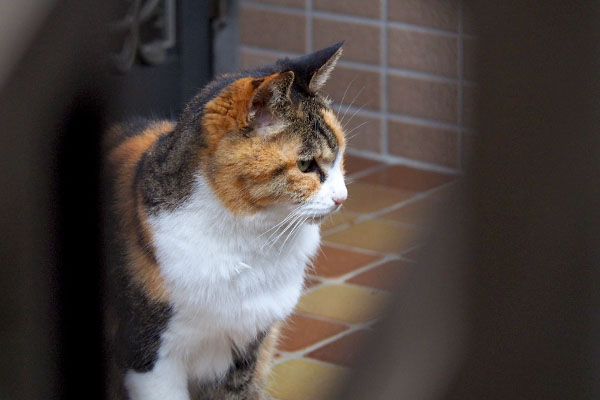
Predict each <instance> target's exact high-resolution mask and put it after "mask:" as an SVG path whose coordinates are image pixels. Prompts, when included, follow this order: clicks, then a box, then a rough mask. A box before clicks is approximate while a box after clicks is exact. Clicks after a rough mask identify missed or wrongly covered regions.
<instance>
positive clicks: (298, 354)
mask: <svg viewBox="0 0 600 400" xmlns="http://www.w3.org/2000/svg"><path fill="white" fill-rule="evenodd" d="M298 314H300V313H298ZM300 315H306V316H310V317H314V315H313V314H306V313H303V314H300ZM374 320H377V318H374ZM337 322H338V323H339V321H337ZM371 325H372V322H371V321H369V322H367V323H362V324H352V325H349V327H348V329H346V330H344V331H342V332H339V333H337V334H335V335H333V336H329V337H327V338H325V339H323V340H321V341H319V342H316V343H313V344H311V345H309V346H306V347H303V348H302V349H300V350H296V351H290V352H285V354H283V353H282V357H281V358H279V359H278V360H276V362H275V363H274V365H277V364H282V363H284V362H286V361H289V360H294V359H298V358H304V357H306V355H307V354H308V353H310V352H312V351H314V350H316V349H318V348H321V347H323V346H326V345H328V344H329V343H332V342H335V341H336V340H338V339H341V338H342V337H344V336H347V335H350V334H352V333H354V332H356V331H358V330H361V329H368V328H369V327H370V326H371ZM309 359H310V360H311V361H316V362H324V363H326V364H328V365H335V366H337V367H342V368H348V367H345V366H343V365H338V364H334V363H328V362H326V361H321V360H317V359H313V358H309Z"/></svg>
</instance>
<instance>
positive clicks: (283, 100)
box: [248, 71, 294, 135]
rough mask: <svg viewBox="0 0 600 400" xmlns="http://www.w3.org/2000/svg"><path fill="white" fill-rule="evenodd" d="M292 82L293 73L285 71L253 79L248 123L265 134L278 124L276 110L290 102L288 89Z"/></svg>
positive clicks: (283, 107)
mask: <svg viewBox="0 0 600 400" xmlns="http://www.w3.org/2000/svg"><path fill="white" fill-rule="evenodd" d="M293 82H294V73H293V72H292V71H285V72H281V73H277V74H273V75H270V76H267V77H265V78H260V79H254V80H253V81H252V82H251V85H252V86H253V88H254V92H253V94H252V98H251V99H250V102H249V104H248V123H250V124H252V125H253V126H254V128H255V129H257V130H258V131H259V132H260V133H261V134H263V135H265V134H266V132H268V131H269V130H270V129H269V128H272V127H274V126H276V125H278V123H279V122H280V121H279V118H278V116H277V113H278V110H282V109H285V108H286V107H287V106H289V104H290V103H291V100H290V90H291V87H292V84H293Z"/></svg>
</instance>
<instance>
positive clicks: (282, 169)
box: [271, 165, 286, 178]
mask: <svg viewBox="0 0 600 400" xmlns="http://www.w3.org/2000/svg"><path fill="white" fill-rule="evenodd" d="M285 169H286V168H285V165H281V166H279V167H277V168H276V169H275V170H274V171H273V173H272V174H271V178H277V177H278V176H279V175H281V174H283V173H284V172H285Z"/></svg>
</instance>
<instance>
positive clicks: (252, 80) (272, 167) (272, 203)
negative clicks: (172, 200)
mask: <svg viewBox="0 0 600 400" xmlns="http://www.w3.org/2000/svg"><path fill="white" fill-rule="evenodd" d="M341 46H342V43H338V44H336V45H334V46H331V47H329V48H326V49H322V50H320V51H317V52H315V53H312V54H308V55H305V56H302V57H299V58H296V59H283V60H279V61H278V62H277V63H276V64H274V65H271V66H267V67H263V68H260V69H257V70H254V71H247V72H243V73H240V74H236V75H228V76H224V77H221V78H220V79H217V80H216V81H215V82H213V84H211V85H209V86H208V87H207V88H206V89H205V90H204V91H203V93H201V95H200V96H199V97H200V100H197V103H199V104H201V105H202V118H201V120H198V124H199V125H200V126H199V127H200V128H201V129H202V131H203V132H202V134H203V136H204V141H203V150H202V155H201V160H202V162H201V163H202V164H201V169H202V173H203V175H204V176H205V178H207V180H208V181H209V182H210V183H211V185H212V187H213V189H214V191H215V193H216V194H217V196H218V197H219V198H220V200H221V201H222V202H223V203H224V204H225V205H226V206H227V207H228V208H229V209H230V210H231V211H232V212H234V213H236V214H246V215H248V214H254V213H255V212H257V211H261V210H268V209H270V208H274V207H281V206H287V207H288V208H289V207H298V206H302V207H301V210H302V212H303V213H305V214H306V215H307V216H312V217H314V218H312V220H313V221H318V220H320V219H321V218H322V217H324V216H326V215H328V214H330V213H331V212H333V211H336V210H337V209H339V208H340V207H341V204H342V203H343V202H344V201H345V200H346V197H347V190H346V186H345V184H344V176H343V173H344V170H343V158H342V157H343V153H344V149H345V140H344V132H343V130H342V127H341V126H340V124H339V122H338V120H337V117H336V115H335V113H334V112H333V110H332V108H331V106H330V103H329V102H328V100H327V99H326V98H325V97H324V96H323V95H322V94H321V93H320V92H319V91H320V89H321V88H322V87H323V85H324V84H325V82H326V80H327V78H328V77H329V74H330V73H331V71H332V70H333V68H334V66H335V63H336V61H337V60H338V58H339V57H340V55H341V53H342V47H341ZM188 112H189V110H188Z"/></svg>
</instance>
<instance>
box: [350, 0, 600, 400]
mask: <svg viewBox="0 0 600 400" xmlns="http://www.w3.org/2000/svg"><path fill="white" fill-rule="evenodd" d="M464 4H465V6H467V9H468V10H469V12H470V13H472V14H471V18H470V19H471V20H472V21H474V23H475V24H476V26H477V29H478V32H479V36H480V48H481V52H480V54H479V56H478V68H479V78H478V79H477V81H478V82H479V84H480V91H481V97H480V99H479V104H478V110H479V112H478V126H477V134H476V136H477V137H476V143H475V148H474V149H473V159H472V160H471V163H470V165H469V166H468V167H467V171H466V175H465V178H464V179H463V182H462V183H461V186H460V190H458V193H457V194H456V195H455V196H454V197H453V198H452V200H449V201H448V208H447V209H445V210H444V212H441V213H440V216H441V217H440V220H439V223H438V224H437V225H436V227H435V228H434V229H433V233H432V235H431V238H430V241H429V243H428V244H427V246H426V247H425V249H424V251H423V252H422V253H423V257H422V259H421V260H420V264H419V266H418V267H417V268H415V269H414V270H413V271H412V274H411V276H410V277H409V278H408V279H406V280H405V282H404V284H403V286H402V287H400V288H398V292H397V298H396V301H395V303H394V305H393V307H392V308H391V310H390V314H389V316H388V318H387V319H386V320H385V321H383V323H382V324H381V326H380V329H379V330H378V331H377V332H376V335H375V337H374V339H373V341H372V342H371V343H370V346H366V347H365V353H366V354H364V356H363V358H362V361H361V363H360V367H359V368H358V371H357V372H356V373H355V375H354V377H353V379H352V380H350V381H349V382H348V384H347V385H346V386H345V390H343V393H342V394H341V395H340V396H339V398H340V399H344V400H354V399H357V400H358V399H360V400H363V399H370V400H371V399H411V400H412V399H598V398H600V352H599V351H598V350H599V349H600V347H599V346H598V345H599V343H600V329H599V327H600V307H599V306H600V302H599V296H600V285H599V283H600V276H599V275H600V272H599V271H600V268H599V267H600V232H599V230H600V215H599V212H600V208H599V205H600V192H599V190H600V163H599V161H600V131H599V128H600V124H599V122H600V121H599V119H600V118H599V117H600V112H599V111H600V110H599V107H600V68H599V62H598V59H599V56H600V53H599V50H600V46H599V45H600V41H599V40H598V39H599V34H600V24H599V23H598V22H600V18H599V11H600V5H599V4H598V3H597V2H591V1H590V2H583V1H526V0H525V1H524V0H505V1H499V2H497V1H485V2H483V1H465V2H464Z"/></svg>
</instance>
